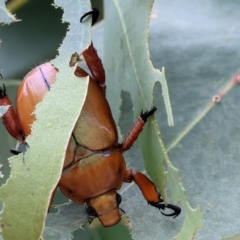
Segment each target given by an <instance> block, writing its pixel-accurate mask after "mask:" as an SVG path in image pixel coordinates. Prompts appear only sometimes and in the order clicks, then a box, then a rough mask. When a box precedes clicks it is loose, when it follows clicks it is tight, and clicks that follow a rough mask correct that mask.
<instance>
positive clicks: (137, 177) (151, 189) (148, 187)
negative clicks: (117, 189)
mask: <svg viewBox="0 0 240 240" xmlns="http://www.w3.org/2000/svg"><path fill="white" fill-rule="evenodd" d="M124 181H125V182H131V181H134V182H135V183H136V184H137V185H138V187H139V188H140V190H141V192H142V194H143V196H144V198H145V199H146V201H147V202H148V203H149V204H150V205H151V206H154V207H156V208H158V209H159V210H160V209H162V210H165V209H166V208H169V209H171V210H173V213H170V214H166V213H164V212H162V211H161V213H162V214H163V215H165V216H168V217H177V216H178V215H179V214H180V213H181V208H180V207H178V206H176V205H173V204H167V205H165V204H164V203H163V200H162V198H161V195H160V194H159V192H158V191H157V189H156V186H155V185H154V183H153V182H152V181H151V180H150V179H148V178H147V177H146V176H145V175H144V174H143V173H141V172H134V171H133V170H131V169H127V170H126V173H125V178H124Z"/></svg>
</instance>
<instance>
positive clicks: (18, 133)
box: [0, 84, 25, 143]
mask: <svg viewBox="0 0 240 240" xmlns="http://www.w3.org/2000/svg"><path fill="white" fill-rule="evenodd" d="M8 105H10V107H9V109H8V111H7V112H6V113H5V114H4V116H3V117H2V120H3V124H4V125H5V127H6V129H7V131H8V132H9V134H10V135H11V136H12V137H14V138H15V139H17V140H18V141H19V142H20V143H24V142H25V135H24V134H23V131H22V129H21V127H20V123H19V121H18V118H17V114H16V112H15V110H14V108H13V105H12V103H11V101H10V99H9V98H8V96H7V93H6V87H5V85H4V84H3V87H2V88H1V87H0V106H8Z"/></svg>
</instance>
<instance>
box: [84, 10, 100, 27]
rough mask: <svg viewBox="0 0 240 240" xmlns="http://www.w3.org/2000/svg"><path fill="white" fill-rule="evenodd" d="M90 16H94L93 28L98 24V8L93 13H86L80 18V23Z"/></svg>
mask: <svg viewBox="0 0 240 240" xmlns="http://www.w3.org/2000/svg"><path fill="white" fill-rule="evenodd" d="M88 15H92V26H93V25H94V24H95V23H96V21H97V20H98V17H99V10H98V9H97V8H93V9H92V11H89V12H86V13H85V14H83V15H82V17H81V18H80V22H82V20H83V19H84V18H85V17H86V16H88Z"/></svg>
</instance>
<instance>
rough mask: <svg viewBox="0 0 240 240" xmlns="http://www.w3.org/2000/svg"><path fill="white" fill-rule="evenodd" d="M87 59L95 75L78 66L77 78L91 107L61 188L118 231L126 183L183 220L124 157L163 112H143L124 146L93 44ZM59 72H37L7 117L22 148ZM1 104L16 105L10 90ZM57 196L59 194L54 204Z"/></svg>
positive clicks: (46, 68) (74, 138)
mask: <svg viewBox="0 0 240 240" xmlns="http://www.w3.org/2000/svg"><path fill="white" fill-rule="evenodd" d="M89 14H93V16H94V18H93V19H96V14H97V15H98V10H96V9H93V11H91V12H89V13H86V14H84V16H83V17H82V18H81V21H82V20H83V18H84V17H86V16H88V15H89ZM94 21H95V20H94ZM82 55H83V57H84V59H85V61H86V64H87V66H88V68H89V70H90V72H91V76H89V75H88V73H86V72H85V71H84V70H83V69H82V68H80V67H78V66H77V67H76V69H75V75H76V76H77V77H79V81H81V78H82V77H86V76H89V85H88V90H87V97H86V100H85V103H84V105H83V108H82V111H81V113H80V115H79V118H78V120H77V122H76V124H75V127H74V129H73V131H72V134H71V137H70V139H69V142H68V146H67V149H66V155H65V160H64V166H63V170H62V175H61V178H60V181H59V183H58V187H59V188H60V190H61V191H62V192H63V194H64V195H66V196H67V197H68V198H70V199H71V200H72V201H74V202H76V203H78V204H84V203H86V210H87V212H88V214H89V215H90V216H92V217H98V218H99V220H100V221H101V223H102V225H103V226H105V227H109V226H113V225H115V224H116V223H118V222H119V221H120V219H121V214H120V210H121V209H120V208H119V205H120V203H121V196H120V195H119V194H118V193H117V190H119V189H120V188H121V186H122V183H123V182H127V183H130V182H132V181H134V182H135V183H136V184H137V186H138V187H139V188H140V190H141V192H142V194H143V196H144V198H145V199H146V201H147V202H148V203H149V204H150V205H152V206H154V207H156V208H158V209H161V210H164V209H165V208H169V209H171V210H172V213H170V214H166V213H164V212H162V211H161V213H162V214H163V215H165V216H173V217H176V216H178V215H179V214H180V212H181V209H180V208H179V207H178V206H176V205H172V204H167V205H165V204H164V203H163V200H162V198H161V195H160V194H159V192H158V191H157V189H156V187H155V185H154V183H153V182H152V181H151V180H149V179H148V178H147V177H146V176H145V175H144V174H143V173H141V172H137V171H134V170H132V169H127V167H126V163H125V160H124V157H123V153H124V152H125V151H127V150H129V149H130V148H131V146H132V145H133V143H134V142H135V140H136V139H137V137H138V135H139V134H140V132H141V131H142V129H143V127H144V125H145V123H146V122H147V120H148V118H149V117H150V116H151V115H152V114H154V112H155V111H156V110H157V109H156V107H152V108H151V109H150V110H149V111H145V112H142V113H141V114H140V117H139V118H138V120H137V121H136V123H135V124H134V126H133V128H132V130H131V131H130V132H129V134H128V136H127V137H126V138H125V140H124V141H123V142H122V143H118V133H117V127H116V124H115V122H114V120H113V116H112V113H111V109H110V107H109V104H108V101H107V99H106V97H105V90H106V86H105V71H104V68H103V65H102V62H101V60H100V58H99V56H98V55H97V52H96V50H95V49H94V47H93V44H92V43H91V44H90V45H89V46H88V47H87V49H85V50H84V51H83V53H82ZM57 72H58V70H57V69H56V68H55V67H54V66H53V65H52V64H51V63H44V64H42V65H40V66H38V67H36V68H35V69H33V70H32V71H31V72H30V73H29V74H27V76H26V77H25V78H24V80H23V81H22V83H21V84H20V87H19V89H18V93H17V98H16V112H15V110H14V108H13V106H11V107H10V108H9V110H8V112H7V113H6V114H5V115H4V116H3V123H4V125H5V127H6V129H7V131H8V132H9V134H11V135H12V136H13V137H14V138H15V139H17V140H18V141H19V142H20V144H21V145H26V146H27V143H26V137H27V136H28V135H29V134H30V133H31V128H30V125H31V124H32V123H33V121H34V120H35V115H32V112H33V111H34V109H35V106H36V104H37V103H39V102H40V101H42V99H43V96H44V94H45V93H46V92H47V91H49V90H50V88H51V85H52V84H53V83H54V82H55V79H56V74H57ZM0 105H12V104H11V102H10V100H9V98H8V96H7V93H6V88H5V86H4V85H3V87H2V88H0ZM30 147H31V146H30ZM12 153H14V154H17V153H18V150H12ZM55 191H56V189H55V190H54V192H53V194H52V198H51V202H52V199H53V196H54V194H55ZM51 202H50V205H51ZM50 205H49V206H50Z"/></svg>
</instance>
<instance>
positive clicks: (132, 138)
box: [121, 107, 157, 152]
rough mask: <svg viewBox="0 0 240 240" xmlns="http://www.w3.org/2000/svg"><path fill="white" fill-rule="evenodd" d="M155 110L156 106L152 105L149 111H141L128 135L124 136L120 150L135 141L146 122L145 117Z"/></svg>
mask: <svg viewBox="0 0 240 240" xmlns="http://www.w3.org/2000/svg"><path fill="white" fill-rule="evenodd" d="M156 110H157V108H156V107H152V108H151V109H150V110H149V111H146V112H143V111H142V112H141V114H140V117H139V118H138V119H137V121H136V122H135V124H134V126H133V128H132V129H131V131H130V132H129V133H128V136H127V137H126V138H125V140H124V141H123V143H122V146H121V151H122V152H124V151H127V150H128V149H129V148H131V146H132V145H133V143H134V142H135V141H136V139H137V137H138V136H139V134H140V133H141V131H142V130H143V127H144V125H145V123H146V122H147V119H148V118H149V117H150V116H151V115H152V114H153V113H154V112H155V111H156Z"/></svg>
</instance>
